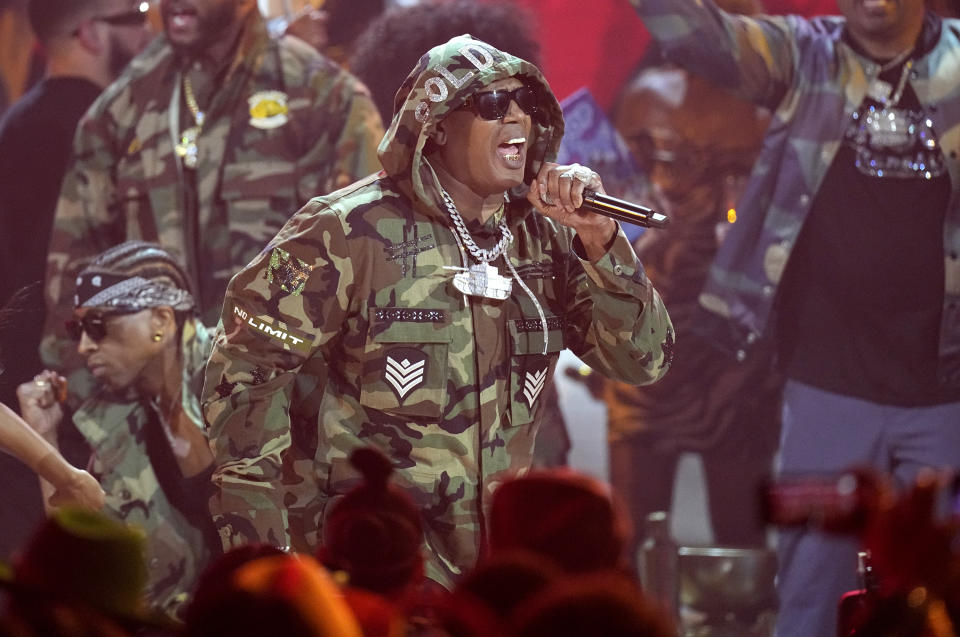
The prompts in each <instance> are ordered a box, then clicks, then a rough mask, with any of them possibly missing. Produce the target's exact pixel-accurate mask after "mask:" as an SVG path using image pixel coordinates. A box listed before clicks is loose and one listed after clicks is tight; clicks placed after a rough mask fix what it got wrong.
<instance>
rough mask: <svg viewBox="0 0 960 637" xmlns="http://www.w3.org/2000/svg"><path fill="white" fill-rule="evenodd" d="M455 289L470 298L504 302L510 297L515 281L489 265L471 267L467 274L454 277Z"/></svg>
mask: <svg viewBox="0 0 960 637" xmlns="http://www.w3.org/2000/svg"><path fill="white" fill-rule="evenodd" d="M453 287H455V288H457V289H458V290H460V292H462V293H464V294H468V295H470V296H484V297H486V298H488V299H497V300H499V301H502V300H504V299H506V298H507V297H509V296H510V290H511V289H512V288H513V281H512V280H511V279H508V278H507V277H505V276H500V272H499V271H498V270H497V269H496V268H495V267H493V266H492V265H490V264H488V263H477V264H475V265H471V266H470V267H469V268H468V269H467V271H466V272H460V273H459V274H456V275H454V277H453Z"/></svg>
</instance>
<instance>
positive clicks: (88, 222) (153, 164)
mask: <svg viewBox="0 0 960 637" xmlns="http://www.w3.org/2000/svg"><path fill="white" fill-rule="evenodd" d="M251 6H252V11H251V12H250V14H249V16H248V17H247V18H246V21H245V23H244V27H243V30H242V32H241V34H240V36H239V41H238V46H237V50H236V54H235V57H234V58H233V59H232V60H226V61H222V62H220V64H221V65H223V71H222V73H223V74H224V79H222V80H220V83H219V87H218V88H217V89H216V91H215V92H213V95H212V97H211V98H209V99H210V101H209V103H205V104H202V106H203V109H202V110H203V111H204V113H205V117H204V123H203V127H202V131H201V133H200V135H199V138H198V141H197V148H198V163H197V166H196V169H195V170H191V169H188V168H185V167H184V166H183V164H182V162H181V160H180V158H179V157H178V156H177V154H176V153H175V150H174V144H175V142H176V141H177V140H178V138H179V134H180V131H181V130H184V129H186V128H187V127H189V126H192V125H193V116H192V115H191V113H190V111H189V109H188V107H187V106H186V104H185V100H184V98H183V97H182V95H181V93H182V92H183V89H182V84H183V81H182V69H181V66H182V64H183V63H182V62H181V61H180V60H179V59H178V56H177V55H176V54H175V53H174V51H173V49H172V48H171V46H170V45H169V44H168V43H167V41H166V39H165V38H163V37H159V38H157V39H156V40H155V41H154V42H153V43H152V44H151V45H150V46H149V47H148V48H147V50H146V51H144V52H143V53H142V54H141V55H140V56H138V57H137V58H136V59H134V61H133V62H131V64H130V65H129V66H128V67H127V68H126V70H125V71H124V72H123V74H122V75H121V76H120V77H119V78H118V79H117V80H116V81H115V82H114V83H113V84H111V85H110V86H109V87H108V88H107V89H106V90H105V91H104V93H103V94H102V95H101V96H100V97H99V98H98V99H97V101H96V102H95V103H94V104H93V106H91V108H90V110H89V111H88V112H87V113H86V115H85V116H84V117H83V119H81V121H80V124H79V126H78V130H77V134H76V137H75V140H74V163H73V165H72V166H71V167H70V169H68V171H67V174H66V176H65V178H64V182H63V184H62V188H61V192H60V200H59V202H58V205H57V210H56V215H55V219H54V225H53V232H52V236H51V246H50V254H49V257H48V266H47V281H46V286H45V288H44V289H45V291H46V294H47V308H48V310H49V312H48V320H47V325H46V329H45V331H44V333H45V334H47V335H53V338H51V337H47V339H46V340H45V342H44V347H43V357H44V362H46V363H47V364H48V365H51V366H54V367H57V368H61V367H73V366H72V365H64V361H67V360H71V350H72V345H71V344H70V343H69V341H68V340H67V339H66V337H65V335H64V333H63V329H62V323H63V321H64V320H65V319H66V318H68V317H69V315H70V312H71V310H72V297H73V281H74V279H75V276H76V274H77V272H78V271H79V270H80V269H81V268H82V266H83V265H84V264H85V263H86V262H87V261H89V259H90V258H91V257H92V256H94V255H96V254H99V253H100V252H102V251H104V250H105V249H107V248H109V247H111V246H113V245H116V244H117V243H120V242H122V241H125V240H127V239H142V240H144V241H154V242H157V243H159V244H160V245H162V246H163V247H164V248H166V249H167V250H169V251H170V252H171V253H172V254H173V255H174V256H176V257H177V258H178V259H179V260H180V261H181V262H182V263H184V264H185V265H186V266H187V271H188V272H189V273H190V276H191V279H192V283H193V289H194V290H195V291H196V297H197V301H198V303H199V306H200V312H201V316H202V317H203V319H204V321H205V322H206V323H207V324H215V322H216V317H217V316H218V313H219V310H220V307H221V303H222V301H223V292H224V290H225V289H226V285H227V282H228V281H229V280H230V277H232V276H233V275H234V274H236V272H237V271H238V270H239V269H240V268H242V267H243V266H244V265H246V264H247V263H248V262H249V261H250V260H251V259H252V258H253V257H255V256H256V255H257V253H258V252H259V251H260V249H261V248H262V247H263V246H264V244H266V243H267V242H268V241H269V240H270V239H271V238H272V237H273V236H274V235H275V234H276V233H277V231H278V230H279V229H280V228H281V227H282V226H283V224H284V223H286V222H287V220H288V219H289V218H290V215H291V213H292V212H293V211H294V210H296V209H297V208H299V207H300V206H302V205H303V204H305V203H306V202H307V201H308V200H309V199H310V197H313V196H315V195H316V194H317V193H325V192H331V191H333V190H335V189H337V188H341V187H343V186H345V185H347V184H349V183H351V182H352V181H354V180H356V179H359V178H361V177H363V176H365V175H368V174H370V173H371V172H374V171H376V170H379V168H380V164H379V162H378V160H377V157H376V145H377V142H378V141H379V140H380V138H381V137H382V135H383V126H382V124H381V122H380V116H379V114H378V113H377V110H376V108H375V107H374V105H373V102H372V101H371V99H370V97H369V94H368V91H367V90H366V87H364V86H363V85H362V84H360V82H359V81H357V80H356V79H355V78H354V77H353V76H351V75H349V74H348V73H346V72H344V71H342V70H341V69H340V68H339V67H338V66H336V65H335V64H334V63H333V62H331V61H329V60H327V59H325V58H323V57H321V56H320V55H319V54H318V53H316V52H315V51H314V50H313V49H311V48H310V47H309V46H308V45H306V44H305V43H303V42H302V41H300V40H297V39H296V38H290V37H288V38H283V39H280V40H273V39H271V38H269V37H268V35H267V32H266V26H265V25H264V23H263V19H262V18H261V17H260V14H259V12H258V11H256V7H255V5H251ZM217 68H219V67H217ZM210 70H211V71H215V70H216V69H210ZM213 81H217V80H216V79H214V80H213Z"/></svg>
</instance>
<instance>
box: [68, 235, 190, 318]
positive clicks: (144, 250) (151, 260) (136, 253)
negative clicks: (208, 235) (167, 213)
mask: <svg viewBox="0 0 960 637" xmlns="http://www.w3.org/2000/svg"><path fill="white" fill-rule="evenodd" d="M88 273H97V274H113V275H119V276H123V277H127V278H132V277H141V278H144V279H147V280H150V281H156V282H158V283H162V284H164V285H167V286H169V287H173V288H177V289H180V290H185V291H186V292H189V293H190V295H191V296H193V285H192V284H191V283H190V276H189V275H188V274H187V271H186V269H184V267H183V265H182V264H181V263H180V261H178V260H177V258H176V257H174V256H173V255H172V254H170V253H169V252H168V251H167V250H165V249H164V248H162V247H161V246H159V245H158V244H156V243H150V242H147V241H139V240H130V241H124V242H123V243H121V244H119V245H115V246H113V247H112V248H110V249H108V250H106V251H105V252H102V253H101V254H100V255H98V256H97V257H96V258H94V260H93V261H91V262H90V264H89V265H87V266H86V267H85V268H83V270H82V271H81V272H80V275H81V276H82V275H84V274H88ZM175 315H176V321H177V326H178V327H182V326H183V323H184V322H185V321H186V319H187V318H188V317H196V316H197V310H196V309H195V308H194V309H193V310H176V311H175Z"/></svg>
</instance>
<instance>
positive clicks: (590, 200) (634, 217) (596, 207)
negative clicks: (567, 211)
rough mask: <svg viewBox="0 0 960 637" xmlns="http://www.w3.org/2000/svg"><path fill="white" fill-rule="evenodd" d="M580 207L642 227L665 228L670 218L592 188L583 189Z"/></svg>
mask: <svg viewBox="0 0 960 637" xmlns="http://www.w3.org/2000/svg"><path fill="white" fill-rule="evenodd" d="M580 207H581V208H587V209H589V210H592V211H593V212H596V213H599V214H601V215H603V216H604V217H610V218H611V219H617V220H619V221H625V222H627V223H632V224H634V225H638V226H643V227H644V228H666V227H667V224H668V223H670V219H669V218H668V217H667V215H665V214H663V213H662V212H657V211H656V210H653V209H651V208H647V207H646V206H641V205H640V204H638V203H633V202H631V201H624V200H623V199H617V198H616V197H611V196H610V195H601V194H600V193H598V192H594V191H592V190H584V191H583V205H581V206H580Z"/></svg>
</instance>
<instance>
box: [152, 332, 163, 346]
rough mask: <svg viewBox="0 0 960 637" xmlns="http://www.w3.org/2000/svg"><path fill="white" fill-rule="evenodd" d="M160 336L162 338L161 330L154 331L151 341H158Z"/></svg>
mask: <svg viewBox="0 0 960 637" xmlns="http://www.w3.org/2000/svg"><path fill="white" fill-rule="evenodd" d="M161 338H163V332H161V331H156V332H154V333H153V342H154V343H159V342H160V339H161Z"/></svg>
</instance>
